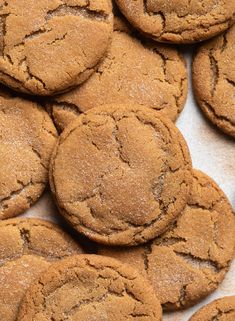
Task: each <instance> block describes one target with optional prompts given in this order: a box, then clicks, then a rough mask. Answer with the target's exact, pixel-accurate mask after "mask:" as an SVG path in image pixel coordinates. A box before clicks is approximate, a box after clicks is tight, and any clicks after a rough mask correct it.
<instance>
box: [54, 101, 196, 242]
mask: <svg viewBox="0 0 235 321" xmlns="http://www.w3.org/2000/svg"><path fill="white" fill-rule="evenodd" d="M191 181H192V174H191V160H190V155H189V152H188V148H187V145H186V143H185V141H184V139H183V137H182V136H181V134H180V132H179V130H178V129H177V128H176V127H175V126H174V124H173V123H172V122H171V121H170V120H168V119H165V118H160V117H158V114H157V113H156V112H155V111H152V110H150V109H148V108H144V107H142V106H138V105H135V106H131V105H108V106H103V107H99V108H93V109H92V110H91V111H89V112H87V113H86V114H83V115H81V116H80V117H79V118H78V120H77V121H75V122H73V123H72V124H71V125H69V126H68V127H67V128H66V129H65V131H64V132H63V133H62V135H61V137H60V139H59V141H58V144H57V145H56V148H55V149H54V152H53V156H52V160H51V166H50V185H51V189H52V192H53V194H54V197H55V199H56V202H57V205H58V207H59V210H60V212H61V214H62V215H63V216H64V218H65V219H66V220H67V221H68V222H70V224H71V225H72V226H73V227H74V228H75V229H76V230H77V231H78V232H81V233H82V234H84V235H86V236H87V237H88V238H90V239H92V240H94V241H97V242H100V243H104V244H112V245H136V244H139V243H144V242H146V241H147V240H149V239H152V238H154V237H156V236H157V235H159V234H161V233H162V232H163V231H164V230H165V229H166V228H167V227H168V225H169V224H170V223H171V222H172V221H174V220H175V219H176V217H177V216H178V215H179V213H180V212H181V211H182V210H183V208H184V207H185V205H186V202H187V200H188V196H189V190H190V188H191Z"/></svg>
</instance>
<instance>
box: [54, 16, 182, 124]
mask: <svg viewBox="0 0 235 321" xmlns="http://www.w3.org/2000/svg"><path fill="white" fill-rule="evenodd" d="M114 29H115V30H114V33H113V40H112V43H111V47H110V49H109V50H108V54H107V57H106V58H105V59H104V60H103V62H102V63H101V64H100V66H99V67H98V69H97V71H96V72H95V73H94V74H93V75H92V76H91V77H90V78H89V80H88V81H86V82H85V83H84V84H82V85H80V86H79V87H77V88H76V89H74V90H72V91H70V92H69V93H66V94H63V95H59V96H56V97H53V99H52V100H51V101H50V102H49V103H48V109H49V112H50V114H51V115H52V117H53V119H54V121H55V123H56V125H57V127H58V128H59V129H60V130H63V129H64V128H65V127H66V126H67V125H68V124H69V122H71V121H72V120H74V119H75V118H77V116H78V115H79V114H80V113H83V112H85V111H87V110H89V109H91V108H93V107H96V106H101V105H104V104H122V103H138V104H140V105H146V106H148V107H150V108H153V109H156V110H158V111H159V112H160V114H161V115H163V116H167V117H169V118H170V119H171V120H173V121H175V120H176V119H177V117H178V116H179V114H180V112H181V111H182V109H183V106H184V103H185V100H186V96H187V88H188V80H187V70H186V63H185V61H184V59H183V57H182V56H181V55H180V54H179V52H178V51H177V50H176V49H174V48H170V47H168V46H166V45H161V44H157V43H153V42H152V41H147V40H144V39H141V38H138V37H137V36H136V35H135V34H134V33H133V32H132V31H131V29H130V28H129V27H128V25H127V24H126V22H125V21H124V20H122V19H119V18H117V17H115V27H114Z"/></svg>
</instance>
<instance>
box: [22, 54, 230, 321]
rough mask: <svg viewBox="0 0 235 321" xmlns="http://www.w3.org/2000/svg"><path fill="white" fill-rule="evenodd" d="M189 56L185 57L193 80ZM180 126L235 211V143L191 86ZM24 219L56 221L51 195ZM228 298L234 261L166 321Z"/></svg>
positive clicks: (183, 320)
mask: <svg viewBox="0 0 235 321" xmlns="http://www.w3.org/2000/svg"><path fill="white" fill-rule="evenodd" d="M190 56H191V55H190V54H186V58H187V62H188V69H189V77H190V78H191V71H190V66H191V57H190ZM190 82H191V81H190ZM177 126H178V127H179V129H180V130H181V132H182V133H183V135H184V137H185V139H186V141H187V143H188V145H189V149H190V152H191V156H192V160H193V166H194V167H195V168H197V169H200V170H202V171H204V172H205V173H207V174H208V175H209V176H211V177H212V178H213V179H214V180H215V181H216V182H217V183H218V184H219V186H220V187H221V188H222V189H223V190H224V192H225V193H226V194H227V196H228V198H229V199H230V201H231V203H232V205H233V208H235V140H232V139H230V138H228V137H227V136H225V135H223V134H222V133H221V132H220V131H219V130H218V129H216V128H215V127H213V126H212V125H211V124H210V123H209V122H208V121H207V120H206V119H205V117H204V116H203V114H202V113H201V112H200V110H199V108H198V107H197V105H196V103H195V100H194V97H193V94H192V89H191V84H190V90H189V95H188V99H187V103H186V106H185V108H184V111H183V112H182V114H181V115H180V117H179V120H178V121H177ZM25 215H26V216H34V217H41V218H44V219H47V220H53V221H56V220H57V217H58V215H57V210H56V208H55V206H54V204H53V203H52V199H51V197H50V195H49V192H46V193H45V194H44V195H43V197H42V198H41V199H40V200H39V202H38V203H37V204H35V205H34V206H33V207H32V208H31V209H30V210H29V211H28V212H27V213H26V214H25ZM169 290H170V289H169ZM228 295H235V261H234V262H233V264H232V267H231V269H230V271H229V273H228V274H227V276H226V278H225V280H224V282H223V283H222V284H221V285H220V287H219V288H218V290H217V291H215V292H214V293H213V294H212V295H210V296H209V297H207V298H206V300H204V301H202V302H200V303H199V304H198V305H196V306H194V307H193V308H191V309H188V310H185V311H182V312H176V313H170V314H167V315H164V321H188V320H189V317H190V316H191V315H192V314H193V313H194V312H195V311H196V310H198V309H199V308H200V307H201V306H203V305H205V304H207V303H208V302H211V301H212V300H214V299H216V298H219V297H223V296H228Z"/></svg>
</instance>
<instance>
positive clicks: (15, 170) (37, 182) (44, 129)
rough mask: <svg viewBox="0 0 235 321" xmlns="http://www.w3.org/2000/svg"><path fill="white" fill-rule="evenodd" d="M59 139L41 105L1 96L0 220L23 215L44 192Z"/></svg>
mask: <svg viewBox="0 0 235 321" xmlns="http://www.w3.org/2000/svg"><path fill="white" fill-rule="evenodd" d="M56 139H57V133H56V129H55V127H54V125H53V122H52V120H51V119H50V117H49V116H48V114H47V113H46V111H45V110H44V109H43V108H42V107H41V106H39V105H38V104H37V103H35V102H32V101H29V100H26V99H22V98H13V97H10V96H9V97H7V96H5V97H0V155H1V157H0V219H5V218H9V217H13V216H16V215H19V214H21V213H22V212H24V211H25V210H26V209H28V208H29V207H30V206H31V205H32V204H34V203H35V202H36V200H37V199H38V198H39V196H40V195H41V194H42V192H43V190H44V188H45V186H46V184H47V182H48V168H49V160H50V157H51V153H52V150H53V147H54V145H55V142H56Z"/></svg>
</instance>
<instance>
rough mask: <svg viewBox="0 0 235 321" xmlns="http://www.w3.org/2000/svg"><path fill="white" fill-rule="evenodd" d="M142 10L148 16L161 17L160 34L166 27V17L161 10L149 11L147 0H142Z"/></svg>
mask: <svg viewBox="0 0 235 321" xmlns="http://www.w3.org/2000/svg"><path fill="white" fill-rule="evenodd" d="M143 12H144V14H147V15H149V16H153V15H154V16H158V17H159V18H160V19H161V24H162V30H161V34H162V33H163V32H164V30H165V28H166V17H165V15H164V13H163V12H162V11H157V12H149V10H148V0H144V1H143Z"/></svg>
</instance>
